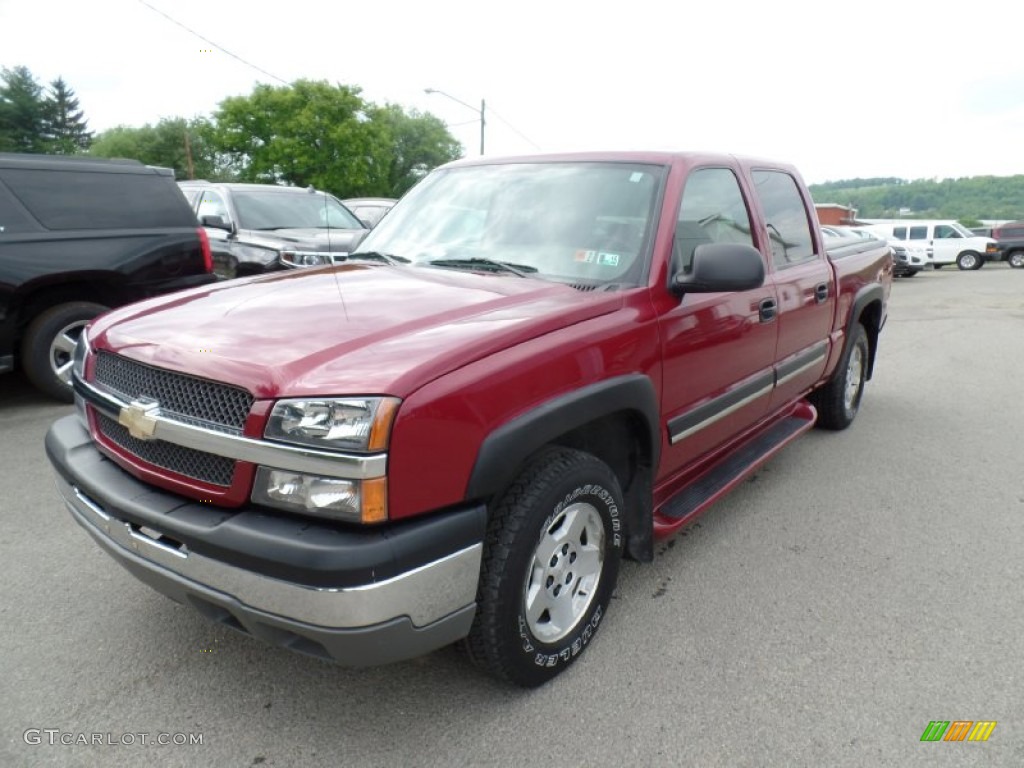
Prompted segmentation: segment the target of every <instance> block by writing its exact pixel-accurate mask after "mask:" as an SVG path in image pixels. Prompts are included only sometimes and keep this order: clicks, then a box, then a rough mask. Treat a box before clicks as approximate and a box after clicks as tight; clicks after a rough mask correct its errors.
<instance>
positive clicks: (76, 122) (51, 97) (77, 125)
mask: <svg viewBox="0 0 1024 768" xmlns="http://www.w3.org/2000/svg"><path fill="white" fill-rule="evenodd" d="M42 131H43V140H44V141H45V143H46V151H47V152H51V153H53V154H56V155H74V154H77V153H79V152H83V151H85V150H87V149H88V148H89V145H90V144H91V143H92V132H91V131H89V130H88V121H86V119H85V113H84V112H82V110H81V109H79V108H78V99H77V98H76V97H75V92H74V91H73V90H71V88H69V87H68V85H67V83H65V82H64V79H63V78H61V77H58V78H57V79H56V80H54V81H53V82H52V83H50V92H49V94H47V96H46V98H45V99H44V100H43V110H42Z"/></svg>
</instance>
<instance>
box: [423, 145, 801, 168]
mask: <svg viewBox="0 0 1024 768" xmlns="http://www.w3.org/2000/svg"><path fill="white" fill-rule="evenodd" d="M566 162H604V163H649V164H655V165H672V164H675V163H679V162H682V163H683V164H684V165H696V164H706V163H727V164H730V165H731V164H733V163H738V164H739V165H743V166H759V165H763V166H767V167H771V168H784V169H787V170H791V171H795V170H796V169H795V167H794V166H793V165H792V164H790V163H787V162H779V161H777V160H769V159H766V158H761V157H749V156H745V155H733V154H727V153H724V152H705V151H690V152H669V151H649V150H617V151H592V152H557V153H541V154H533V155H509V156H495V157H488V156H484V157H472V158H463V159H461V160H455V161H454V162H451V163H447V164H446V165H443V166H441V167H442V168H452V167H463V166H469V165H497V164H505V163H566Z"/></svg>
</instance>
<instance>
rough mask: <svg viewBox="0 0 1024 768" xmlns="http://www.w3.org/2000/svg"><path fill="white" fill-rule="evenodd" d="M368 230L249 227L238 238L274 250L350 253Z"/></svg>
mask: <svg viewBox="0 0 1024 768" xmlns="http://www.w3.org/2000/svg"><path fill="white" fill-rule="evenodd" d="M369 232H370V230H368V229H330V230H326V229H302V228H292V229H273V230H263V229H249V230H246V231H245V233H244V236H241V237H240V240H241V242H244V243H248V244H252V245H259V246H263V247H265V248H274V249H276V250H296V251H320V252H323V251H341V252H343V253H351V252H352V251H353V250H355V247H356V246H357V245H359V242H360V241H361V240H362V239H363V238H364V237H366V235H367V234H369Z"/></svg>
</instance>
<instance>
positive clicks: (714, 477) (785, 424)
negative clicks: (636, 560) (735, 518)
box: [659, 407, 815, 530]
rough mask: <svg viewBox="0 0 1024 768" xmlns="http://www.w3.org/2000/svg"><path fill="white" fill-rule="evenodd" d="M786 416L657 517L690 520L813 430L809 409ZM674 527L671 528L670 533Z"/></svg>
mask: <svg viewBox="0 0 1024 768" xmlns="http://www.w3.org/2000/svg"><path fill="white" fill-rule="evenodd" d="M802 410H803V409H798V410H797V412H796V413H797V414H800V415H793V416H788V417H786V418H785V419H783V420H782V421H780V422H778V423H777V424H773V425H772V426H771V427H769V428H768V429H766V430H765V431H764V432H762V433H761V434H760V435H758V436H757V437H755V438H754V439H753V440H751V441H750V442H749V443H747V444H746V445H744V446H743V447H742V448H740V449H739V450H738V451H736V452H735V453H732V454H730V455H729V456H728V457H726V458H725V459H724V460H723V461H722V462H721V463H720V464H717V465H716V466H714V467H712V468H711V469H710V470H708V471H707V472H705V473H704V474H703V475H701V476H700V477H699V478H698V479H697V480H696V481H694V482H693V483H691V484H690V485H688V486H686V487H685V488H683V490H681V491H680V492H679V493H677V494H676V495H675V496H673V497H672V498H671V499H669V500H668V502H666V503H665V505H664V506H663V507H662V508H661V509H660V510H659V514H660V515H661V517H664V518H668V519H669V520H671V521H673V523H674V522H676V521H678V520H682V519H683V518H688V517H692V516H693V515H695V514H696V513H697V512H699V511H701V510H702V509H703V508H704V507H706V506H708V505H709V504H711V502H713V501H714V500H715V499H717V498H718V497H719V496H721V495H722V494H723V493H724V492H725V491H726V490H728V489H729V488H731V487H732V486H734V485H736V484H737V483H738V482H739V481H740V480H742V479H743V477H744V476H745V475H748V474H750V473H751V472H753V471H754V470H755V469H757V468H758V467H759V466H761V464H763V463H764V462H766V461H767V460H768V459H769V458H771V456H772V455H774V454H775V453H776V452H777V451H778V450H779V449H780V448H782V447H783V446H784V445H786V444H787V443H789V442H790V441H791V440H793V439H794V438H795V437H796V436H797V435H799V434H801V433H802V432H806V431H807V430H809V429H810V428H811V427H813V426H814V418H815V412H814V410H813V409H811V408H810V407H808V408H807V411H810V414H809V415H807V411H803V412H801V411H802ZM674 528H675V526H673V530H674Z"/></svg>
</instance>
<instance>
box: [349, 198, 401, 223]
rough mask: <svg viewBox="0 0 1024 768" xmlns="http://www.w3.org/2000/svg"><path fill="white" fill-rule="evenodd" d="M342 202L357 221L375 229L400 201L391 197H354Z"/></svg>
mask: <svg viewBox="0 0 1024 768" xmlns="http://www.w3.org/2000/svg"><path fill="white" fill-rule="evenodd" d="M341 202H342V203H344V204H345V207H346V208H348V209H349V210H350V211H352V213H354V214H355V215H356V218H357V219H359V220H360V221H361V222H363V224H365V225H366V226H368V227H370V229H373V228H374V227H376V226H377V222H378V221H380V220H381V219H383V218H384V214H386V213H387V212H388V211H390V210H391V208H392V206H393V205H394V204H395V203H397V202H398V201H397V200H395V199H394V198H391V197H354V198H352V199H350V200H342V201H341Z"/></svg>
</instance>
